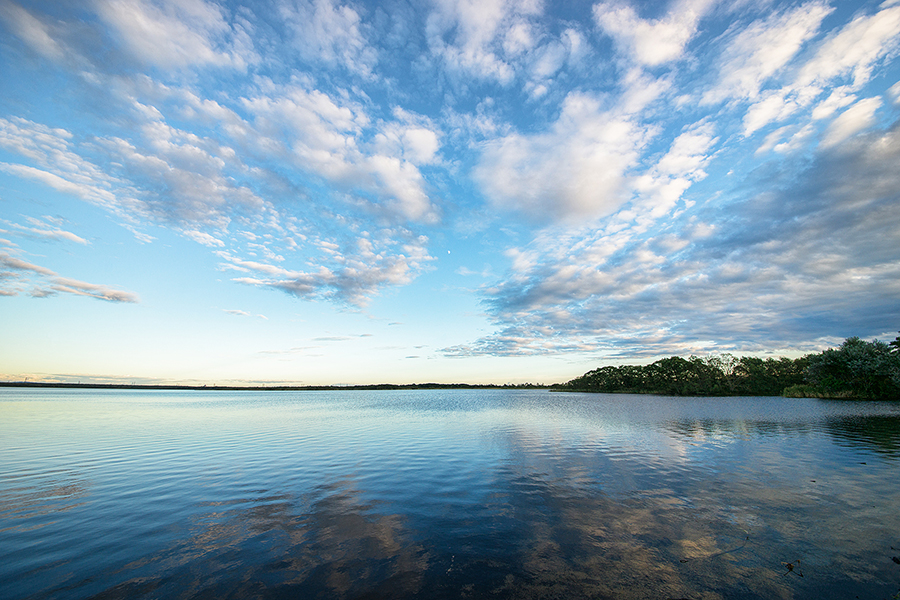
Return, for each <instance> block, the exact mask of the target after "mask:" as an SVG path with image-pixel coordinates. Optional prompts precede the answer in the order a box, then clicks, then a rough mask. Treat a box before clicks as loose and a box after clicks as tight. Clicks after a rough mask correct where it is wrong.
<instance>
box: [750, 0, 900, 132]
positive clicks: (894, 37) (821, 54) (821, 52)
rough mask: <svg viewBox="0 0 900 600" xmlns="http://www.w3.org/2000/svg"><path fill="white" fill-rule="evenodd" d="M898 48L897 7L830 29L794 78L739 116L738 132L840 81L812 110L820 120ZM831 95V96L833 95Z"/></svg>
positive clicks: (781, 115)
mask: <svg viewBox="0 0 900 600" xmlns="http://www.w3.org/2000/svg"><path fill="white" fill-rule="evenodd" d="M898 50H900V6H894V7H889V8H884V9H882V10H880V11H879V12H877V13H875V14H873V15H859V16H857V17H856V18H854V19H853V20H852V21H851V22H850V23H848V24H847V25H845V26H843V27H841V28H840V29H837V30H835V31H834V32H832V33H830V34H829V35H828V37H827V38H826V39H825V40H824V41H823V42H821V43H820V44H819V45H818V47H817V48H816V50H815V52H814V54H813V56H812V58H810V59H809V60H807V61H806V62H805V63H804V64H802V65H801V66H799V68H798V69H797V74H796V77H795V78H794V79H793V81H791V82H790V83H789V84H787V85H785V86H783V87H782V88H781V89H779V90H771V91H768V92H764V93H762V94H760V98H761V100H759V101H758V102H756V103H755V104H753V105H752V106H751V107H750V108H749V110H748V111H747V114H746V115H745V116H744V135H745V136H749V135H751V134H753V133H754V132H755V131H758V130H759V129H761V128H763V127H765V126H766V125H768V124H770V123H773V122H779V121H782V120H784V119H786V118H787V117H788V116H790V115H793V114H794V113H796V112H797V111H798V110H799V109H801V108H804V107H807V106H809V105H810V104H811V103H813V102H814V101H815V99H816V98H817V97H819V96H820V95H821V94H822V92H823V91H824V90H826V89H828V88H829V87H830V86H834V84H835V82H836V81H841V80H843V81H845V82H846V83H845V85H843V86H841V87H840V88H836V89H833V90H832V93H831V94H830V95H829V98H827V99H826V100H825V101H823V102H822V103H820V104H819V105H818V106H817V107H816V108H815V109H814V118H825V117H826V116H828V115H830V114H832V113H833V112H834V111H835V110H837V109H838V108H840V105H841V103H845V104H846V102H847V98H850V94H851V93H852V92H855V91H858V90H859V89H861V88H862V86H863V85H865V84H866V83H868V81H869V79H870V78H871V74H872V70H873V69H874V68H875V66H876V64H877V63H878V62H879V61H881V60H884V59H885V58H886V57H888V56H891V55H893V54H896V53H897V52H898ZM835 94H837V95H835Z"/></svg>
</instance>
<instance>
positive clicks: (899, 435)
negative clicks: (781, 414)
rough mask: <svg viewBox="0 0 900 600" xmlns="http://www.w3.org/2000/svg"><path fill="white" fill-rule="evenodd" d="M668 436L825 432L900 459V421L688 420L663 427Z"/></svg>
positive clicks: (868, 418)
mask: <svg viewBox="0 0 900 600" xmlns="http://www.w3.org/2000/svg"><path fill="white" fill-rule="evenodd" d="M666 428H667V429H668V430H669V431H671V432H672V433H675V434H677V435H680V436H685V437H689V438H692V439H706V438H713V437H721V436H725V437H733V438H741V439H749V438H752V437H757V436H783V435H806V434H809V433H814V432H816V431H825V432H827V433H828V434H830V435H831V437H832V438H833V439H834V440H835V441H836V442H837V443H838V444H840V445H842V446H845V447H853V448H864V449H866V450H873V451H875V452H878V453H879V454H882V455H886V456H890V457H898V456H900V417H895V416H884V415H866V416H861V415H853V416H844V417H838V418H832V419H827V420H825V421H822V422H812V423H810V422H791V421H752V420H744V419H692V420H686V419H685V420H679V421H672V422H670V423H668V424H667V427H666Z"/></svg>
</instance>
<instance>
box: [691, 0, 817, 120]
mask: <svg viewBox="0 0 900 600" xmlns="http://www.w3.org/2000/svg"><path fill="white" fill-rule="evenodd" d="M833 10H834V9H832V8H831V7H829V6H828V5H827V4H825V3H824V2H818V1H816V2H808V3H806V4H804V5H802V6H799V7H797V8H795V9H794V10H793V11H790V12H785V13H776V14H773V15H771V16H769V17H768V18H767V19H765V20H760V21H756V22H754V23H752V24H751V25H750V26H749V27H747V28H746V29H741V30H739V31H738V32H737V33H736V34H735V35H734V36H733V38H732V39H730V40H729V41H728V46H727V49H726V51H725V53H724V55H723V58H722V61H721V64H720V66H719V81H718V82H717V84H716V85H715V86H714V87H713V88H712V89H710V90H707V91H706V93H704V94H703V98H702V102H704V103H712V102H719V101H722V100H726V99H728V98H739V99H748V100H754V99H756V98H757V97H758V96H759V93H760V90H761V89H762V88H763V86H764V85H765V83H766V81H767V80H769V79H770V78H771V77H772V76H773V75H775V74H776V73H778V72H779V71H781V70H782V69H783V68H784V67H785V65H787V64H788V62H789V61H790V60H791V59H792V58H794V56H795V55H796V54H797V52H798V51H799V50H800V49H801V48H802V46H803V45H804V44H805V43H806V42H807V41H809V40H810V39H812V38H813V37H814V36H815V35H816V34H817V32H818V30H819V27H820V26H821V24H822V20H823V19H824V18H825V17H826V16H828V15H829V14H831V12H832V11H833Z"/></svg>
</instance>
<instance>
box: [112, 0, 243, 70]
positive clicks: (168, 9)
mask: <svg viewBox="0 0 900 600" xmlns="http://www.w3.org/2000/svg"><path fill="white" fill-rule="evenodd" d="M95 7H96V9H97V12H98V14H99V15H100V17H101V18H102V19H103V20H104V21H106V22H107V23H108V24H109V25H110V26H112V27H113V28H114V29H115V31H116V32H117V33H118V35H119V37H120V39H121V42H122V43H123V44H124V46H125V47H126V48H127V49H128V50H129V51H130V52H131V53H132V54H133V55H134V56H135V57H136V58H137V59H138V60H140V61H142V62H144V63H146V64H149V65H156V66H160V67H167V68H172V67H175V68H177V67H186V66H191V65H212V66H219V67H235V68H244V67H245V66H246V65H247V63H248V62H253V61H255V60H256V56H255V54H254V51H253V48H252V47H251V46H250V45H249V42H248V38H247V37H246V34H245V33H244V32H243V31H241V30H239V29H233V28H232V27H231V25H229V24H228V23H227V22H226V20H225V15H224V14H223V11H222V8H221V7H219V6H217V5H215V4H210V3H208V2H205V1H204V0H160V1H159V2H151V1H150V0H95Z"/></svg>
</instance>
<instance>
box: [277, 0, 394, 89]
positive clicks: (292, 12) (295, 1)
mask: <svg viewBox="0 0 900 600" xmlns="http://www.w3.org/2000/svg"><path fill="white" fill-rule="evenodd" d="M280 9H281V15H282V17H283V18H284V19H285V20H286V21H287V23H288V24H289V25H290V27H291V28H292V29H293V34H294V45H295V46H296V47H297V48H298V50H299V51H300V54H301V55H302V56H303V58H304V59H306V60H307V61H310V62H314V63H318V62H323V63H325V64H328V65H337V64H340V65H343V66H344V67H346V68H347V69H349V70H350V71H352V72H356V73H360V74H362V75H366V76H368V75H371V73H372V69H373V67H374V66H375V64H376V63H377V61H378V52H377V49H376V48H375V47H373V46H371V45H370V44H368V42H367V41H366V38H365V35H364V33H363V23H362V19H361V18H360V15H359V13H358V12H357V11H356V10H355V9H354V8H353V7H351V6H349V5H347V4H338V3H336V2H334V0H289V1H285V2H282V4H281V6H280Z"/></svg>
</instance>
